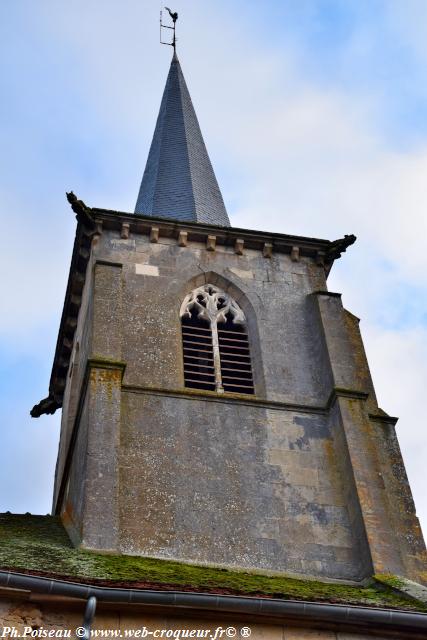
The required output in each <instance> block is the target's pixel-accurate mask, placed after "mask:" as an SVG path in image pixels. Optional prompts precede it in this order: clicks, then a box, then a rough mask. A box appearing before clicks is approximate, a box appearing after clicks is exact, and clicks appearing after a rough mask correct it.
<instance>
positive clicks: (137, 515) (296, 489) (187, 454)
mask: <svg viewBox="0 0 427 640" xmlns="http://www.w3.org/2000/svg"><path fill="white" fill-rule="evenodd" d="M155 240H157V237H156V238H155ZM92 261H93V266H92V271H91V279H90V280H89V282H91V283H93V285H92V284H91V285H90V286H93V292H92V293H91V296H90V298H91V301H92V305H93V311H92V312H91V313H90V314H86V316H84V315H83V316H82V317H81V318H80V317H79V327H78V331H80V332H81V333H83V332H84V331H85V329H84V327H83V326H81V325H82V324H85V323H88V322H90V324H91V327H90V331H89V332H87V330H86V334H87V335H92V336H93V338H92V339H91V342H90V348H89V354H88V355H90V360H89V363H88V364H87V365H86V366H89V368H90V370H91V372H92V373H91V376H90V380H92V379H93V380H96V381H97V382H96V384H93V383H92V382H90V383H88V384H87V388H86V391H85V393H86V394H87V396H88V400H87V402H88V407H89V409H88V411H89V414H88V415H89V417H88V433H89V436H88V440H87V443H88V444H87V445H86V447H87V448H86V450H85V448H84V446H83V447H80V448H76V450H75V452H74V455H73V462H72V465H71V467H72V468H74V469H80V471H78V472H77V474H76V473H75V474H74V480H73V481H72V482H74V483H75V486H76V487H77V486H78V481H81V484H80V485H79V486H82V487H83V494H84V495H83V496H81V498H80V497H79V500H81V502H82V503H83V505H84V507H83V508H82V510H81V512H80V516H79V517H80V521H79V523H78V529H79V530H80V532H81V536H80V541H81V542H82V544H83V546H86V547H87V548H101V549H102V548H105V549H108V550H114V549H117V550H121V551H123V552H126V553H135V554H141V555H153V556H158V557H165V558H166V557H167V558H178V559H182V560H186V561H194V562H203V563H206V562H210V563H215V564H223V565H233V566H242V567H253V568H263V569H266V568H267V569H272V570H277V571H287V572H295V573H302V574H305V575H307V574H308V575H315V576H327V577H331V578H340V579H353V580H359V579H362V578H364V577H367V576H368V575H370V574H372V573H373V572H374V571H375V570H376V568H377V567H380V568H381V570H385V571H386V570H388V569H396V568H397V569H399V570H400V572H401V573H402V574H405V572H406V574H408V572H409V573H410V574H411V576H412V577H413V578H414V577H416V572H415V573H414V571H412V573H411V572H410V571H409V569H408V567H407V565H405V563H404V562H403V561H401V560H399V561H397V560H396V561H395V560H394V558H401V552H400V547H399V544H400V543H399V535H395V536H394V537H393V538H391V539H390V540H388V541H383V540H380V538H379V536H378V535H377V534H376V533H375V531H376V530H378V531H379V532H382V531H387V529H389V528H390V527H391V526H397V525H396V523H399V522H401V519H399V516H397V517H396V518H394V519H393V517H392V516H391V515H390V509H393V506H392V505H391V503H390V501H389V500H388V498H387V496H386V492H384V491H382V488H381V484H380V483H379V480H378V478H379V476H378V473H379V472H380V469H379V467H378V468H377V466H378V465H379V462H378V459H377V458H376V457H375V455H374V453H373V451H374V448H375V442H374V441H375V438H374V436H373V435H372V433H371V431H370V430H369V429H368V427H367V425H369V420H370V418H369V415H370V414H369V412H371V413H372V412H374V413H375V412H376V411H378V408H377V405H376V400H375V395H374V392H373V386H372V381H371V379H370V375H369V369H368V366H367V362H366V358H365V355H364V351H363V345H362V343H361V339H360V334H359V333H358V329H357V327H356V324H357V321H356V319H355V318H354V316H352V315H351V314H348V313H347V312H345V311H344V310H343V309H342V305H341V302H340V300H339V298H330V297H328V295H327V294H325V293H324V292H325V290H326V282H325V273H324V270H323V267H322V266H321V265H319V264H316V262H315V261H314V260H312V259H311V258H305V257H303V258H301V259H299V260H295V261H294V260H292V259H291V257H290V256H289V255H285V254H279V253H273V256H272V257H271V258H266V257H264V256H263V254H262V252H260V251H255V250H251V249H245V250H244V251H243V255H238V254H237V253H236V252H235V251H234V249H233V248H232V247H224V246H218V247H216V250H213V251H209V250H207V248H206V245H204V244H202V243H197V242H190V243H188V246H179V245H178V243H177V241H176V240H175V239H171V238H162V236H161V234H160V237H159V238H158V241H154V242H150V238H149V237H148V236H146V235H139V234H135V235H133V234H132V235H131V237H130V238H128V239H125V238H121V237H119V233H118V232H113V231H104V232H103V234H102V235H101V236H100V238H99V239H98V241H97V243H96V245H95V246H94V248H93V256H92ZM205 283H211V284H214V285H217V286H219V287H221V288H223V289H224V290H226V291H227V292H228V293H229V294H230V295H231V296H233V297H234V299H235V300H236V301H237V302H238V304H239V305H240V306H241V307H242V309H243V310H244V313H245V315H246V318H247V322H248V333H249V343H250V348H251V355H252V362H253V369H254V381H255V391H256V394H255V397H245V398H242V396H239V395H238V394H225V395H223V396H217V394H216V393H213V392H206V393H203V392H199V391H196V390H188V389H187V390H186V389H185V388H184V375H183V358H182V344H181V329H180V318H179V309H180V305H181V303H182V300H183V299H184V297H185V296H186V295H187V294H188V293H189V292H190V291H191V290H192V289H193V288H195V287H197V286H200V285H202V284H205ZM319 292H320V293H319ZM322 292H323V293H322ZM85 318H86V319H85ZM105 368H107V369H108V371H109V373H108V374H107V373H102V371H103V370H104V369H105ZM122 375H123V379H122ZM70 384H71V383H70ZM334 388H335V389H336V391H334ZM337 393H338V396H339V395H340V394H342V393H344V395H346V397H347V396H349V395H350V396H351V397H354V398H356V399H355V400H354V402H356V404H357V407H358V408H357V411H353V410H352V412H351V411H350V412H349V410H348V407H349V406H350V405H349V402H347V400H342V401H341V400H340V398H338V396H337V395H336V394H337ZM334 394H335V395H334ZM352 394H353V395H352ZM338 400H340V402H338ZM352 402H353V401H352ZM65 411H66V410H65ZM66 419H67V418H66V416H64V420H65V423H66ZM359 429H361V433H360V435H359V433H358V432H359ZM364 447H368V450H369V451H371V453H370V458H369V459H370V460H371V463H370V465H371V466H370V467H369V469H364V466H363V455H364V454H363V451H364ZM64 455H65V454H64V453H61V456H64ZM77 457H79V458H83V459H86V460H89V462H90V464H89V466H88V468H87V471H84V470H83V466H82V465H83V462H81V461H80V462H78V461H77ZM59 465H60V468H62V466H63V459H61V460H60V462H59ZM79 473H84V474H85V477H84V478H80V479H79ZM371 481H372V483H373V485H372V486H374V487H375V491H374V494H373V496H372V497H371V498H369V494H368V493H366V492H367V491H368V492H369V485H367V484H366V483H369V482H371ZM73 486H74V485H73ZM70 487H71V485H70ZM70 490H71V493H73V492H74V493H76V491H77V489H76V490H74V489H72V487H71V489H70ZM393 490H395V489H393ZM76 495H77V494H76ZM79 495H80V494H79ZM71 499H73V498H71ZM410 499H411V498H410V494H409V497H408V500H410ZM64 506H65V505H64V504H63V505H62V509H64ZM412 517H413V518H415V514H414V513H413V514H412ZM401 526H402V527H403V528H404V527H405V524H404V523H402V522H401ZM106 531H110V534H111V535H109V536H107V535H106V533H105V532H106ZM85 532H86V533H85ZM111 532H113V533H111ZM113 534H114V535H113ZM417 535H418V538H417V540H416V541H415V542H414V543H413V544H412V547H411V553H413V555H415V556H416V555H417V553H418V552H419V551H418V550H419V549H420V548H421V547H420V546H419V540H420V536H419V534H417ZM421 543H422V539H421ZM417 544H418V547H417ZM421 546H422V544H421ZM383 551H384V554H385V555H384V557H385V560H384V559H383V558H382V555H381V554H382V553H383ZM389 558H390V561H389V560H388V559H389ZM399 562H400V564H399ZM396 563H397V564H396ZM413 566H415V564H414V565H413ZM408 575H409V574H408Z"/></svg>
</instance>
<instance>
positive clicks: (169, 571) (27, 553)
mask: <svg viewBox="0 0 427 640" xmlns="http://www.w3.org/2000/svg"><path fill="white" fill-rule="evenodd" d="M0 570H11V571H17V572H24V573H29V574H33V575H34V574H35V575H41V576H48V577H50V578H59V579H65V580H71V581H73V582H84V583H86V584H88V583H90V584H98V585H104V586H120V587H129V588H133V589H150V588H151V589H156V590H173V589H176V588H179V589H180V590H181V591H193V592H194V591H198V592H204V593H221V594H243V595H252V596H255V595H258V596H259V595H262V596H265V597H274V598H282V599H284V600H291V599H292V600H302V601H311V602H333V603H341V604H347V605H363V606H369V607H381V608H391V609H400V610H405V611H426V610H427V607H426V605H424V604H423V603H422V602H419V601H417V600H415V599H412V598H409V597H405V596H404V594H402V595H401V594H399V593H398V592H396V590H395V589H393V588H392V587H390V586H388V585H387V584H383V585H381V584H379V583H378V582H377V581H376V580H372V583H371V584H370V585H367V586H364V587H362V586H352V585H345V584H342V583H341V584H335V583H331V582H322V581H320V580H299V579H296V578H290V577H286V576H265V575H260V574H259V573H250V572H246V571H237V570H226V569H219V568H218V569H217V568H212V567H202V566H195V565H187V564H184V563H180V562H173V561H170V560H157V559H154V558H142V557H137V556H127V555H109V554H108V555H107V554H97V553H93V552H90V551H84V550H81V549H76V548H74V547H72V545H71V543H70V541H69V538H68V536H67V534H66V532H65V530H64V529H63V527H62V524H61V521H60V519H59V518H58V517H55V516H31V515H12V514H0Z"/></svg>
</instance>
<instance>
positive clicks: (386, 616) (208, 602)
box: [0, 571, 427, 637]
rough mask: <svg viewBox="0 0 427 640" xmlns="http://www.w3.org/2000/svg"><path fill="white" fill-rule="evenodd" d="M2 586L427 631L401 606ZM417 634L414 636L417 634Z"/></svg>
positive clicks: (7, 579) (9, 575) (16, 580)
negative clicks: (385, 606) (383, 607)
mask: <svg viewBox="0 0 427 640" xmlns="http://www.w3.org/2000/svg"><path fill="white" fill-rule="evenodd" d="M0 585H1V586H3V587H9V588H11V589H22V590H26V591H31V592H34V593H39V594H44V595H52V596H60V597H70V598H77V599H84V600H87V599H88V598H90V597H91V596H94V597H95V598H96V599H97V600H98V601H99V602H100V603H108V604H116V605H121V604H123V605H124V604H134V605H135V604H139V605H148V606H150V605H152V606H156V607H169V608H175V607H176V608H177V609H178V608H179V609H180V610H185V609H187V610H188V609H192V610H196V611H197V612H198V613H200V612H206V613H208V612H209V613H210V614H211V613H212V612H217V613H224V614H225V613H227V614H236V615H240V616H241V615H244V616H256V617H257V618H258V619H259V618H266V619H269V620H271V619H275V621H277V622H280V621H281V620H282V619H286V620H289V619H291V620H294V621H299V622H300V623H301V621H305V622H306V623H316V624H322V623H323V624H328V625H331V624H332V625H339V626H340V627H353V628H363V629H369V628H375V629H381V630H383V631H388V630H389V631H406V632H411V631H412V632H414V633H415V634H417V636H418V634H419V633H420V632H421V631H424V632H425V631H427V614H426V613H419V612H415V611H414V612H413V611H402V610H396V609H379V608H372V607H363V606H354V605H342V604H331V603H325V602H302V601H295V600H279V599H275V598H267V597H266V598H262V597H251V596H235V595H217V594H207V593H200V592H185V591H155V590H149V589H124V588H113V587H97V586H94V585H89V584H79V583H75V582H68V581H65V580H57V579H53V578H45V577H40V576H33V575H28V574H23V573H16V572H12V571H0ZM417 636H414V637H417Z"/></svg>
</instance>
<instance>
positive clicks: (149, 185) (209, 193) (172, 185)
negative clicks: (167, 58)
mask: <svg viewBox="0 0 427 640" xmlns="http://www.w3.org/2000/svg"><path fill="white" fill-rule="evenodd" d="M135 213H142V214H145V215H153V216H156V217H162V218H173V219H176V220H187V221H189V222H204V223H207V224H214V225H220V226H230V221H229V219H228V215H227V211H226V209H225V206H224V201H223V199H222V195H221V191H220V190H219V186H218V182H217V180H216V177H215V174H214V171H213V168H212V165H211V161H210V160H209V156H208V152H207V150H206V146H205V143H204V141H203V137H202V132H201V131H200V127H199V123H198V120H197V116H196V113H195V111H194V107H193V103H192V102H191V97H190V94H189V92H188V89H187V85H186V83H185V80H184V76H183V73H182V70H181V65H180V64H179V60H178V58H177V56H176V53H174V56H173V58H172V62H171V66H170V70H169V75H168V78H167V80H166V86H165V90H164V93H163V98H162V103H161V105H160V112H159V116H158V118H157V123H156V128H155V131H154V136H153V141H152V143H151V147H150V152H149V154H148V160H147V165H146V167H145V171H144V175H143V178H142V182H141V187H140V190H139V195H138V200H137V203H136V207H135Z"/></svg>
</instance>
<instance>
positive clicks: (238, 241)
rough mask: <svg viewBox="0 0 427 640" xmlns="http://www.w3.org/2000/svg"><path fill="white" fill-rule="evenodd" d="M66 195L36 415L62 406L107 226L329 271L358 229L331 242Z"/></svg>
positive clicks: (124, 234) (124, 233) (154, 239)
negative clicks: (69, 247)
mask: <svg viewBox="0 0 427 640" xmlns="http://www.w3.org/2000/svg"><path fill="white" fill-rule="evenodd" d="M67 199H68V201H69V203H70V205H71V208H72V209H73V211H74V213H75V214H76V219H77V229H76V237H75V240H74V247H73V254H72V258H71V266H70V273H69V277H68V284H67V290H66V294H65V301H64V308H63V311H62V317H61V323H60V327H59V333H58V340H57V344H56V349H55V356H54V361H53V366H52V373H51V378H50V383H49V395H48V396H47V398H44V399H43V400H41V401H40V402H39V403H38V404H36V405H35V406H34V407H33V408H32V410H31V416H32V417H33V418H38V417H39V416H41V415H42V414H45V413H47V414H52V413H55V411H56V410H57V409H59V408H60V407H61V406H62V400H63V395H64V390H65V384H66V377H67V371H68V367H69V364H70V357H71V353H72V349H73V341H74V334H75V330H76V327H77V319H78V315H79V311H80V306H81V300H82V292H83V287H84V284H85V279H86V270H87V265H88V262H89V258H90V252H91V245H92V238H93V237H94V236H95V235H100V234H101V233H102V230H103V229H107V230H114V231H118V232H119V233H120V235H121V237H122V238H128V237H129V234H130V233H132V234H143V235H148V236H149V238H150V241H151V242H157V241H158V239H159V237H160V238H162V237H165V238H174V239H176V241H177V243H178V244H179V245H180V246H187V243H188V242H202V243H204V244H205V245H206V247H207V250H215V247H216V246H219V245H223V246H229V247H233V248H234V250H235V251H236V253H238V254H239V255H241V254H242V253H243V252H244V249H255V250H259V251H260V252H261V254H262V255H263V256H264V258H265V259H269V258H271V257H272V255H273V254H274V253H285V254H289V255H290V257H291V260H293V261H298V260H299V259H300V257H309V258H312V259H313V260H315V261H316V263H317V264H318V265H319V266H322V267H323V268H324V269H325V272H326V274H328V273H329V271H330V269H331V267H332V264H333V262H334V260H336V259H338V258H339V257H340V256H341V254H342V253H344V252H345V251H346V249H347V247H349V246H350V245H351V244H353V243H354V242H355V240H356V237H355V236H354V235H347V236H344V238H341V239H339V240H334V241H332V242H331V241H330V240H320V239H317V238H306V237H303V236H292V235H285V234H280V233H267V232H264V231H253V230H250V229H239V228H235V227H219V226H215V225H208V224H202V223H191V222H180V221H177V220H168V219H165V218H153V217H152V216H145V215H141V214H134V213H126V212H122V211H110V210H107V209H98V208H91V207H88V206H87V205H86V204H85V203H84V202H83V200H79V199H78V198H77V196H76V195H75V194H74V193H73V192H72V191H71V192H70V193H67Z"/></svg>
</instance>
